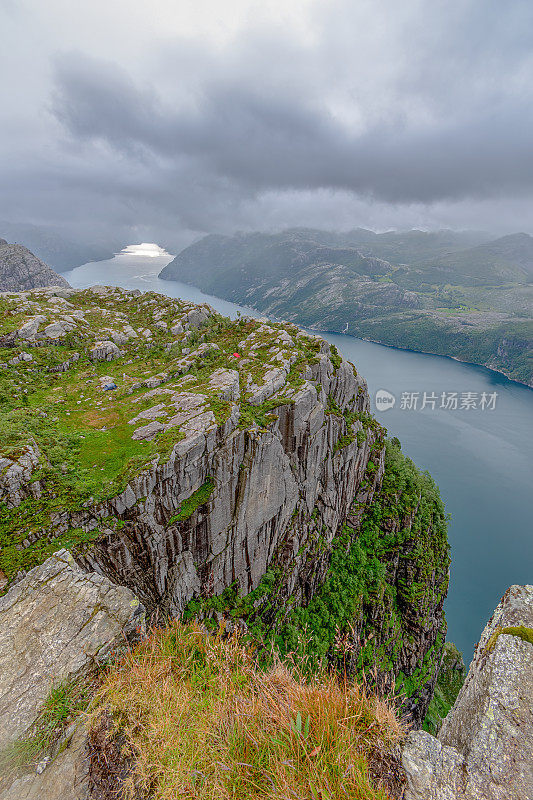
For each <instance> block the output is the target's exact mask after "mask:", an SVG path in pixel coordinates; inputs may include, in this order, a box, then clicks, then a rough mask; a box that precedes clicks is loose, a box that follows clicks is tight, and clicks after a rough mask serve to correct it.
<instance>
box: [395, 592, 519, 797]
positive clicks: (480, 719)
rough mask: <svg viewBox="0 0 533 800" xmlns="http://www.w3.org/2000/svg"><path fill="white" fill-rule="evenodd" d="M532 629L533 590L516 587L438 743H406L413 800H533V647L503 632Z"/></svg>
mask: <svg viewBox="0 0 533 800" xmlns="http://www.w3.org/2000/svg"><path fill="white" fill-rule="evenodd" d="M532 627H533V586H511V587H510V589H508V590H507V592H506V593H505V595H504V596H503V598H502V600H501V602H500V604H499V605H498V607H497V608H496V610H495V612H494V614H493V616H492V617H491V619H490V620H489V622H488V624H487V626H486V627H485V630H484V631H483V634H482V636H481V638H480V640H479V643H478V645H477V647H476V650H475V653H474V658H473V660H472V663H471V665H470V669H469V671H468V675H467V677H466V680H465V683H464V685H463V688H462V689H461V691H460V692H459V695H458V697H457V700H456V702H455V705H454V706H453V708H452V710H451V711H450V713H449V714H448V716H447V717H446V719H445V720H444V723H443V725H442V728H441V729H440V731H439V734H438V737H437V738H434V737H432V736H430V734H429V733H426V732H423V731H415V732H412V733H410V734H409V736H408V739H407V744H406V747H405V748H404V752H403V763H404V768H405V770H406V773H407V778H408V790H407V794H406V798H408V800H428V799H429V798H431V800H448V798H454V800H526V798H530V797H532V796H533V760H532V758H531V754H532V752H533V721H532V719H531V697H532V696H533V644H531V642H530V641H528V640H527V638H523V637H521V636H516V635H514V634H506V633H505V632H504V631H505V629H506V628H526V629H527V628H532ZM495 632H498V635H497V636H496V637H495V638H494V634H495ZM492 642H493V644H492ZM489 643H491V646H490V647H488V645H489Z"/></svg>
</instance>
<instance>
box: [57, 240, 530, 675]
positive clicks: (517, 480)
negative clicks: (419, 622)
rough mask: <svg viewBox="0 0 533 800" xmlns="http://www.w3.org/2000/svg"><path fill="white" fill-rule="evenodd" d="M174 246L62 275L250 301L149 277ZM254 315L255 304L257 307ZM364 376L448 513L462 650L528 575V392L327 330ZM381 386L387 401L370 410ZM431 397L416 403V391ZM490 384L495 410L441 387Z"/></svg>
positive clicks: (485, 388) (451, 615) (451, 612)
mask: <svg viewBox="0 0 533 800" xmlns="http://www.w3.org/2000/svg"><path fill="white" fill-rule="evenodd" d="M171 259H172V256H157V257H154V258H147V257H142V256H131V255H118V256H116V257H115V258H113V259H111V260H109V261H100V262H95V263H89V264H85V265H83V266H81V267H77V268H76V269H74V270H72V271H71V272H70V273H67V274H66V275H65V277H66V278H67V280H68V281H69V282H70V283H71V285H72V286H75V287H76V288H86V287H88V286H91V285H93V284H96V283H100V284H102V283H104V284H108V285H117V286H123V287H125V288H139V289H142V290H144V291H148V290H153V291H157V292H161V293H162V294H166V295H170V296H171V297H182V298H183V299H186V300H190V301H193V302H208V303H210V305H212V306H213V307H214V308H216V309H217V310H218V311H220V312H221V313H223V314H225V315H228V316H232V317H235V316H236V314H237V312H238V311H240V312H246V313H254V312H252V311H251V309H247V308H244V307H243V306H238V305H235V304H234V303H229V302H227V301H225V300H221V299H219V298H216V297H211V296H209V295H205V294H203V293H202V292H201V291H200V290H199V289H195V288H194V287H193V286H188V285H187V284H183V283H178V282H177V281H160V280H159V279H158V277H157V275H158V273H159V272H160V271H161V269H162V268H163V267H164V266H165V265H166V264H167V263H168V262H169V261H170V260H171ZM255 315H256V316H257V312H255ZM325 338H326V339H328V341H330V342H332V343H333V344H335V345H336V346H337V347H338V349H339V351H340V352H341V353H342V354H343V355H344V356H345V357H346V358H348V359H350V361H353V363H354V364H355V365H356V367H357V369H358V370H359V371H360V372H361V374H362V375H364V376H365V378H366V379H367V381H368V387H369V390H370V394H371V397H372V404H373V411H374V413H375V414H376V416H377V418H378V419H379V420H380V422H381V423H382V424H383V425H385V427H387V428H388V430H389V432H390V434H391V435H394V436H397V437H398V438H399V439H400V441H401V442H402V448H403V450H404V452H405V453H407V454H408V455H409V456H410V457H411V458H412V459H413V460H414V461H415V462H416V464H417V465H418V466H419V467H421V468H424V469H428V470H429V471H430V472H431V474H432V475H433V477H434V478H435V480H436V482H437V483H438V485H439V487H440V490H441V494H442V497H443V499H444V501H445V503H446V508H447V511H448V512H449V513H450V514H451V517H452V519H451V523H450V529H449V538H450V543H451V547H452V570H451V585H450V591H449V595H448V600H447V604H446V613H447V618H448V638H449V639H450V640H451V641H454V642H455V643H456V644H457V646H458V647H459V648H460V649H461V650H462V651H463V653H464V655H465V659H466V660H469V659H470V657H471V655H472V649H473V646H474V645H475V643H476V641H477V639H478V638H479V635H480V633H481V630H482V628H483V626H484V625H485V623H486V621H487V619H488V618H489V616H490V614H491V613H492V611H493V609H494V608H495V606H496V605H497V603H498V601H499V599H500V597H501V595H502V594H503V592H504V591H505V590H506V589H507V588H508V587H509V586H510V585H511V584H513V583H533V525H532V519H533V514H532V512H533V503H532V493H533V467H532V457H531V453H532V452H533V449H532V446H531V445H532V438H533V437H532V431H533V392H532V391H531V390H530V389H527V388H526V387H524V386H520V385H519V384H516V383H513V382H512V381H508V380H507V379H506V378H504V377H503V376H501V375H498V374H497V373H495V372H491V371H490V370H487V369H484V368H482V367H475V366H470V365H467V364H460V363H458V362H456V361H453V360H451V359H447V358H443V357H440V356H430V355H424V354H421V353H410V352H407V351H404V350H395V349H393V348H389V347H384V346H382V345H378V344H372V343H370V342H364V341H361V340H359V339H354V338H352V337H350V336H342V335H340V334H326V335H325ZM378 389H386V390H387V391H389V392H391V393H392V394H394V395H395V396H396V398H397V401H396V404H395V406H394V408H392V409H389V410H387V411H385V412H381V413H380V412H379V411H376V408H375V403H374V396H375V392H376V391H377V390H378ZM416 392H418V393H419V394H420V398H419V400H418V409H417V410H408V409H405V408H402V407H401V397H402V393H416ZM424 392H426V393H427V394H428V395H429V394H430V393H435V395H437V397H438V401H437V403H436V407H435V408H434V409H432V408H431V407H429V406H428V407H426V408H425V409H424V410H420V405H421V400H422V398H423V393H424ZM443 392H444V393H446V394H448V393H450V392H458V393H459V398H460V396H461V393H463V392H472V393H475V394H476V395H477V400H478V404H479V398H480V397H481V394H482V393H483V392H485V393H486V394H487V395H489V394H491V393H494V392H496V393H497V398H496V407H495V409H494V410H488V409H485V410H481V409H480V408H477V409H470V410H460V409H459V410H455V411H454V410H445V409H441V408H439V405H440V396H441V394H442V393H443Z"/></svg>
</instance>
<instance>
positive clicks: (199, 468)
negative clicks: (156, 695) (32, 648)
mask: <svg viewBox="0 0 533 800" xmlns="http://www.w3.org/2000/svg"><path fill="white" fill-rule="evenodd" d="M0 304H1V306H2V312H3V313H2V322H1V325H2V329H1V336H0V346H1V347H2V351H1V352H2V353H3V363H2V365H1V372H0V383H1V389H2V392H1V398H2V399H1V404H2V405H1V415H2V425H3V429H4V431H5V435H4V440H3V444H2V451H1V453H0V456H1V458H0V522H1V526H0V530H1V533H0V537H1V545H2V550H1V553H0V568H1V569H2V571H3V576H4V577H3V581H4V583H5V585H6V588H9V586H11V585H13V584H15V588H16V582H17V581H18V580H20V578H21V577H22V576H23V575H24V574H25V572H26V571H27V570H28V569H30V568H31V567H33V566H35V565H37V564H39V563H41V562H42V561H43V560H44V559H45V558H46V557H47V556H48V555H50V554H51V553H53V552H54V551H56V550H59V549H61V548H67V549H69V550H70V552H71V553H72V555H73V557H74V559H75V560H76V562H77V564H78V565H79V566H80V567H81V568H82V569H84V570H86V571H96V572H97V573H99V574H101V575H104V576H106V577H107V578H109V579H110V580H111V581H113V582H114V583H115V584H120V585H124V586H127V587H129V589H130V590H132V591H133V592H134V593H135V594H136V595H137V596H138V597H139V599H140V601H141V602H142V603H143V604H144V606H145V607H146V608H147V610H148V612H150V613H157V614H158V615H159V616H160V617H161V616H164V615H170V616H177V615H181V614H183V613H185V615H198V616H200V617H201V618H203V619H204V620H205V622H206V624H208V625H218V624H219V623H220V622H221V621H222V620H223V619H225V620H226V624H228V623H230V622H231V623H232V624H234V623H235V622H236V621H237V624H239V626H241V627H242V628H243V629H244V630H246V631H248V632H249V633H250V635H253V634H254V632H258V631H259V632H260V634H261V637H262V639H263V640H264V641H265V640H266V641H270V642H274V643H276V644H277V645H278V647H279V649H280V650H282V651H284V652H289V651H295V650H298V649H299V648H300V649H301V648H304V650H305V648H306V647H307V650H306V652H305V653H304V655H306V656H307V657H310V658H320V659H322V660H323V659H325V660H327V661H329V662H333V663H335V662H338V663H339V664H341V665H345V666H348V668H349V669H350V671H358V670H361V669H368V671H369V674H370V671H371V670H375V671H376V673H377V677H378V680H379V681H380V682H382V683H383V685H384V686H386V687H387V688H392V687H393V686H394V685H395V684H396V686H397V687H398V688H399V689H400V690H401V691H403V693H404V694H405V696H406V698H407V699H406V703H405V707H406V709H407V710H408V711H409V712H410V713H411V716H412V719H413V720H414V721H415V723H418V724H419V723H420V722H421V719H422V718H423V716H424V714H425V710H426V708H427V704H428V702H429V699H430V696H431V692H432V689H433V686H434V682H435V679H436V673H437V670H438V664H439V660H440V654H441V650H442V645H443V639H444V633H445V622H444V616H443V611H442V606H443V602H444V598H445V595H446V591H447V584H448V564H449V559H448V547H447V541H446V527H445V518H444V512H443V508H442V503H441V501H440V498H439V496H438V491H437V490H436V488H435V486H434V484H433V483H432V481H431V479H430V478H429V476H427V475H422V474H420V473H418V471H417V470H416V469H415V467H414V465H413V464H412V463H411V462H410V461H409V460H408V459H406V458H405V457H404V456H403V455H402V453H401V450H400V449H399V446H398V443H397V442H396V443H394V442H393V443H391V444H389V445H388V446H387V447H385V441H384V435H385V432H384V430H383V429H382V428H381V427H380V426H379V425H378V423H377V422H376V421H375V420H374V419H373V418H372V417H371V415H370V413H369V398H368V393H367V387H366V383H365V381H364V379H363V378H361V376H359V375H358V374H357V370H356V368H355V367H354V366H353V365H352V364H350V363H348V362H346V361H344V360H343V359H342V358H341V357H340V355H339V354H338V353H337V352H336V350H335V348H333V347H330V346H329V345H328V344H327V343H326V342H325V341H324V340H322V339H321V338H319V337H315V336H309V335H308V334H306V333H304V332H303V331H301V330H300V329H298V328H297V327H296V326H293V325H279V324H274V323H267V322H264V321H263V322H261V321H257V320H252V319H238V320H237V321H235V322H232V321H230V320H229V319H226V318H224V317H221V316H220V315H218V314H216V313H215V312H214V311H213V310H212V309H210V308H209V307H207V306H194V305H192V304H189V303H183V302H181V301H179V300H175V299H171V298H168V297H163V296H161V295H157V294H154V293H147V294H144V295H141V294H140V293H139V292H138V291H134V292H127V291H123V290H120V289H115V288H109V287H107V288H106V287H93V289H90V290H86V291H84V292H75V291H74V290H69V289H52V290H40V291H32V292H25V293H22V294H7V295H4V296H3V297H2V298H0ZM306 642H307V645H306V644H305V643H306Z"/></svg>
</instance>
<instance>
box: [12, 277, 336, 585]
mask: <svg viewBox="0 0 533 800" xmlns="http://www.w3.org/2000/svg"><path fill="white" fill-rule="evenodd" d="M62 292H63V290H61V291H60V292H59V293H50V292H47V291H35V292H27V293H21V294H16V293H13V294H4V295H3V296H1V297H0V312H1V313H0V318H1V322H0V345H3V349H2V350H1V351H0V352H1V353H2V354H3V358H4V359H5V361H4V362H3V365H2V367H1V370H0V442H1V443H0V545H1V551H0V569H1V570H2V571H3V572H4V574H5V575H6V576H7V577H8V578H9V577H11V576H13V575H15V574H16V573H17V571H18V570H20V569H28V568H30V567H32V566H34V565H35V564H37V563H40V562H41V561H42V560H43V559H44V558H46V557H47V556H48V555H49V554H50V553H51V552H53V551H54V550H57V549H60V548H61V547H67V548H69V547H72V546H74V545H77V544H83V543H84V542H91V541H93V540H94V539H95V538H97V537H98V536H99V535H100V533H101V530H100V529H96V530H94V531H87V530H85V531H84V530H81V529H79V528H73V527H69V526H68V525H63V526H61V525H60V526H59V532H58V526H57V521H58V519H60V518H61V514H62V513H66V515H67V516H68V515H71V514H72V513H74V512H76V511H78V510H82V509H83V508H84V507H85V505H90V504H97V503H102V502H104V501H105V500H106V499H108V498H111V497H114V496H115V495H117V494H118V493H119V492H121V491H122V490H123V489H124V488H125V487H126V485H127V483H128V481H129V480H130V479H131V478H132V477H133V476H134V475H137V474H139V473H140V472H141V471H142V469H143V468H146V467H147V466H149V465H150V464H152V463H154V459H156V460H164V459H165V458H167V457H168V454H169V453H170V451H171V450H172V448H173V447H174V446H175V444H176V443H177V442H178V441H179V440H180V438H183V437H184V436H185V435H187V434H188V433H189V432H190V430H194V425H195V424H197V425H199V426H200V427H199V429H201V427H202V425H203V426H204V427H205V426H215V427H216V425H217V424H218V425H220V424H223V423H224V422H225V421H226V420H227V419H228V417H229V414H230V412H231V404H232V403H231V401H235V402H236V403H237V405H238V406H239V408H240V409H241V410H242V418H243V421H244V424H257V421H258V420H260V421H261V420H262V421H263V422H265V421H266V419H267V418H268V415H269V413H270V411H271V410H272V408H274V407H275V406H276V405H279V404H280V403H282V402H284V403H290V402H291V397H290V394H291V392H292V393H294V392H295V391H296V390H297V388H298V387H299V386H300V385H301V384H302V383H303V380H302V378H301V374H302V372H303V371H304V370H305V368H306V367H307V365H308V364H309V363H312V362H313V360H314V359H316V354H317V352H318V351H319V350H320V346H321V344H320V343H321V340H318V339H316V338H314V337H310V336H307V335H305V334H303V333H301V332H300V331H297V330H296V329H295V328H293V333H295V334H296V335H295V339H294V341H293V340H292V339H290V340H288V341H290V342H291V344H290V346H288V344H287V341H283V338H282V337H281V334H282V333H283V335H285V336H287V333H286V331H287V326H281V325H269V326H265V325H262V324H261V323H259V322H257V321H252V320H240V321H237V322H235V323H234V322H231V321H230V320H229V319H227V318H225V317H221V316H220V315H218V314H215V313H214V312H213V310H212V309H208V308H207V307H197V306H192V305H191V304H187V303H182V302H180V301H178V300H172V299H170V298H167V297H163V296H161V295H156V294H153V293H147V294H145V295H142V296H137V295H136V294H135V293H133V294H132V293H128V292H124V291H122V290H118V289H117V290H113V289H111V290H109V291H107V292H105V291H104V292H100V293H99V294H95V293H93V292H91V291H90V290H88V291H85V292H77V293H74V292H72V291H71V290H66V291H64V296H60V295H61V294H62ZM67 298H68V299H67ZM34 320H36V324H35V325H34V326H33V327H35V332H32V331H33V328H32V321H34ZM191 320H192V323H191ZM26 323H30V326H29V331H25V329H24V325H25V324H26ZM50 326H56V327H50ZM17 331H21V332H20V333H18V334H16V336H15V332H17ZM101 340H104V341H107V345H108V347H107V351H106V348H105V347H104V348H103V350H101V351H100V350H98V342H99V341H100V342H101ZM114 340H116V341H118V342H120V349H119V348H118V346H116V345H114ZM111 345H112V346H111ZM236 351H238V355H239V356H240V358H237V357H236V356H235V352H236ZM102 359H110V360H102ZM289 362H290V363H289ZM283 365H285V367H286V372H287V376H286V383H285V388H284V391H283V393H281V394H278V396H277V397H276V399H269V400H268V401H266V402H264V403H257V404H255V405H253V406H252V405H251V404H250V403H249V400H250V399H251V398H252V395H253V392H254V389H255V390H260V388H261V385H262V382H263V380H264V376H265V375H266V373H267V372H268V370H269V369H271V368H272V367H273V366H276V367H278V368H281V367H283ZM213 376H215V377H213ZM232 381H233V384H234V385H232ZM110 385H114V386H115V387H116V388H115V389H112V390H106V388H105V387H106V386H110ZM232 392H233V393H234V396H232V394H231V393H232ZM154 398H155V399H154ZM180 398H181V399H182V400H180ZM183 398H184V400H185V401H187V402H185V406H187V407H183V408H182V407H181V406H180V402H182V405H183ZM154 403H157V405H156V406H155V411H154ZM176 403H177V405H176ZM150 409H151V410H150ZM150 420H151V421H150ZM147 423H148V424H147ZM191 426H192V427H191ZM32 459H33V461H32ZM25 462H28V466H27V467H26V470H27V475H26V477H27V478H28V483H27V485H25V486H23V487H22V488H21V491H22V493H23V494H22V496H21V498H20V500H21V502H20V503H19V504H17V505H16V506H14V505H13V504H12V503H11V502H9V495H10V493H13V492H16V491H18V489H19V488H20V487H19V486H18V484H19V478H22V477H23V472H24V466H23V465H24V463H25ZM21 465H22V466H21ZM30 476H31V477H30ZM117 525H120V521H119V520H114V519H108V520H105V525H104V524H103V525H102V527H107V528H111V529H113V528H116V526H117ZM52 528H53V529H54V532H53V534H52ZM62 528H63V529H62Z"/></svg>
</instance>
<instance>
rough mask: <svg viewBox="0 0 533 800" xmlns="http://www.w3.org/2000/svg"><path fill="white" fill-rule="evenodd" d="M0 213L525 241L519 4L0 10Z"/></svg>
mask: <svg viewBox="0 0 533 800" xmlns="http://www.w3.org/2000/svg"><path fill="white" fill-rule="evenodd" d="M0 30H1V31H2V46H1V48H0V70H1V77H2V80H1V81H0V185H1V193H0V219H8V220H10V221H23V222H35V223H38V224H47V225H48V224H50V225H60V226H62V227H64V228H65V229H67V230H69V231H70V232H71V233H72V234H73V235H74V234H76V235H77V234H80V233H81V234H83V235H89V236H91V237H94V238H102V237H108V236H113V238H115V239H117V238H118V239H119V240H121V241H124V243H127V242H133V241H137V240H154V241H164V242H181V241H183V243H185V242H187V241H188V240H189V239H190V238H192V237H196V236H198V235H199V234H202V233H205V232H211V231H219V232H231V231H234V230H243V229H256V228H260V229H276V228H282V227H287V226H291V225H309V226H316V227H324V228H326V227H331V228H339V229H349V228H353V227H357V226H366V227H371V228H374V229H377V230H383V229H388V228H392V227H401V228H405V227H424V228H436V227H453V228H478V229H486V230H493V231H495V232H497V233H499V232H508V231H518V230H525V231H527V232H530V233H533V213H532V211H533V2H532V0H505V2H503V1H502V0H401V2H400V0H331V1H330V0H260V2H255V0H225V1H224V2H221V1H220V0H151V2H148V1H147V0H142V2H141V1H140V0H91V2H90V3H73V2H72V0H0Z"/></svg>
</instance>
